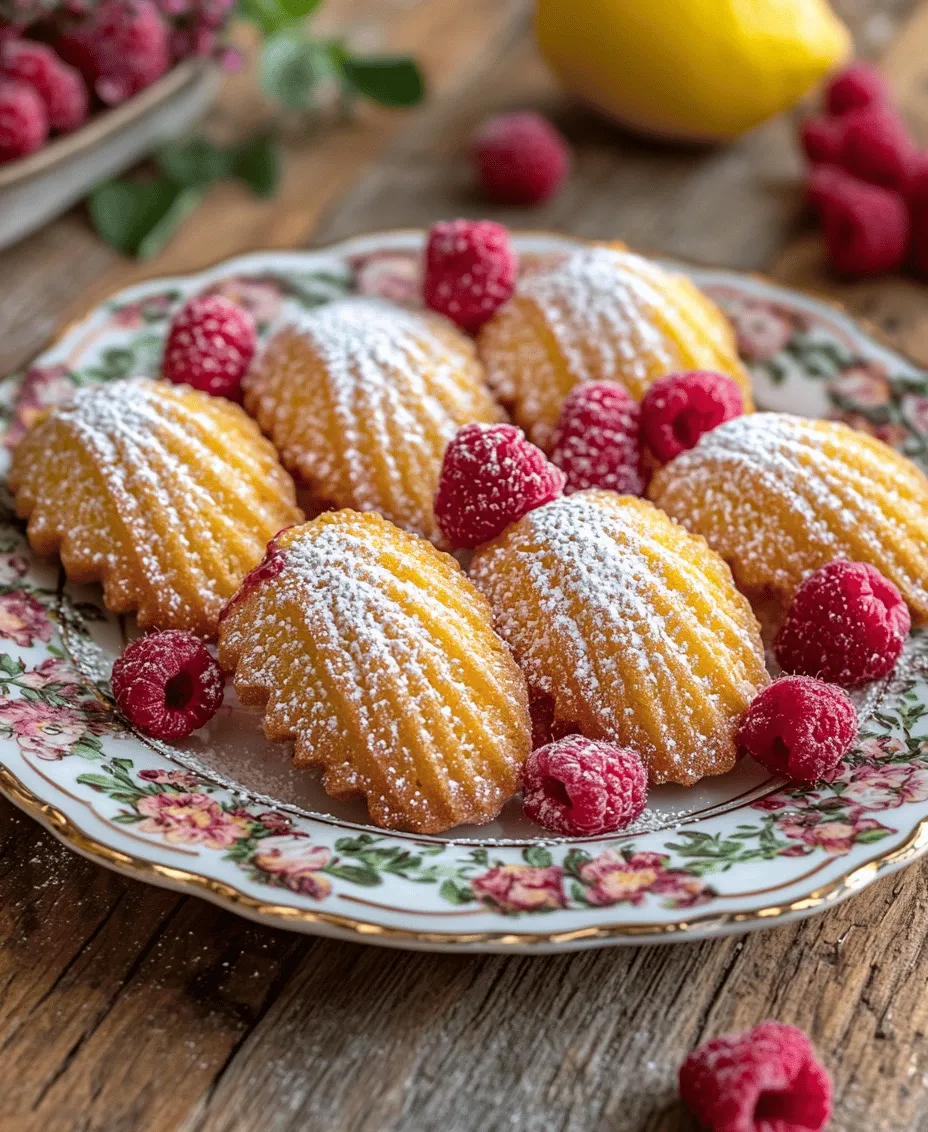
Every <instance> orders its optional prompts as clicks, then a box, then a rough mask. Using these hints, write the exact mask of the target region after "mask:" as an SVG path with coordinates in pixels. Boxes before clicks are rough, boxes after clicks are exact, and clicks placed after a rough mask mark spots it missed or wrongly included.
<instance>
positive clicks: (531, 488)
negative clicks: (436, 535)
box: [435, 424, 564, 547]
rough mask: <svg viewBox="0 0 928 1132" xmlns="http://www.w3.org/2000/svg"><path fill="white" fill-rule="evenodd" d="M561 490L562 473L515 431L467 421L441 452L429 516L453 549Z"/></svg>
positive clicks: (495, 530) (473, 542) (499, 528)
mask: <svg viewBox="0 0 928 1132" xmlns="http://www.w3.org/2000/svg"><path fill="white" fill-rule="evenodd" d="M563 489H564V473H563V472H562V471H561V470H560V468H556V467H555V466H554V465H553V464H551V463H549V461H548V460H547V459H546V458H545V454H544V452H542V451H541V449H540V448H536V447H535V445H534V444H530V443H529V442H528V441H527V440H526V439H525V436H524V435H523V433H522V430H521V429H518V428H515V427H514V426H513V425H482V424H469V425H465V426H464V427H463V428H462V429H461V430H460V431H459V432H458V434H457V436H455V438H454V439H453V440H452V441H451V443H450V444H449V445H448V448H447V450H446V452H445V458H444V461H443V462H442V466H441V478H440V479H439V481H438V492H437V494H436V496H435V518H436V519H437V520H438V525H439V526H440V527H441V529H442V532H443V533H444V535H445V537H446V538H447V539H448V541H449V542H450V543H451V545H452V546H453V547H474V546H479V544H480V543H482V542H487V541H488V540H489V539H491V538H495V537H496V536H497V535H498V534H502V532H503V531H504V530H505V529H506V528H507V527H508V526H509V524H510V523H515V522H517V521H518V520H519V519H521V518H522V516H523V515H526V514H528V512H529V511H533V510H534V509H535V508H536V507H541V506H542V504H544V503H550V502H551V500H552V499H557V497H558V496H559V495H560V494H561V492H562V491H563Z"/></svg>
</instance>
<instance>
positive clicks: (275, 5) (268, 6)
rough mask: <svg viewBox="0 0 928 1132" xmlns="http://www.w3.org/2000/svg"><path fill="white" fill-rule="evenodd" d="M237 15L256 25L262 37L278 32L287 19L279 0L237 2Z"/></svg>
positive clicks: (244, 0)
mask: <svg viewBox="0 0 928 1132" xmlns="http://www.w3.org/2000/svg"><path fill="white" fill-rule="evenodd" d="M239 15H241V17H242V18H243V19H245V20H250V21H251V23H253V24H256V25H257V26H258V28H260V30H261V34H262V35H264V36H269V35H273V34H274V33H275V32H277V31H280V29H281V28H282V27H284V26H285V25H286V23H287V22H288V18H289V17H288V16H287V11H286V9H285V8H284V6H283V4H282V3H280V2H279V0H239Z"/></svg>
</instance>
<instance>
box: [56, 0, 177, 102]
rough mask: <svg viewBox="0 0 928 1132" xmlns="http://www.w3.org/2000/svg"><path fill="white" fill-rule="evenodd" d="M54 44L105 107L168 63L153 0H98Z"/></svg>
mask: <svg viewBox="0 0 928 1132" xmlns="http://www.w3.org/2000/svg"><path fill="white" fill-rule="evenodd" d="M55 48H56V49H57V51H58V54H59V55H60V56H61V58H62V59H64V60H65V62H67V63H70V64H71V65H72V66H74V67H77V69H78V70H79V71H80V73H81V74H82V75H83V76H84V79H85V80H86V82H87V85H88V86H89V87H91V88H92V89H93V90H94V91H95V92H96V94H97V96H98V97H99V98H100V100H101V101H102V102H105V103H106V104H107V105H108V106H116V105H118V103H120V102H125V101H126V99H127V98H131V97H132V95H133V94H138V92H139V91H140V90H144V89H145V87H147V86H151V84H152V83H153V82H154V81H155V79H157V78H160V77H161V75H163V74H164V72H165V71H166V70H167V69H168V67H169V66H170V62H171V57H170V48H169V44H168V26H167V24H166V23H165V22H164V20H163V19H162V18H161V14H160V12H159V11H158V8H157V6H156V5H155V4H154V3H153V0H102V3H100V4H98V5H97V6H96V7H94V8H92V9H91V10H90V11H89V13H88V15H87V16H86V18H85V19H84V20H82V21H81V22H79V23H76V24H74V25H73V26H71V27H69V28H67V29H66V30H65V31H64V32H63V33H62V34H61V35H60V36H59V38H58V39H57V40H56V42H55Z"/></svg>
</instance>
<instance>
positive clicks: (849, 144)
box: [838, 107, 917, 189]
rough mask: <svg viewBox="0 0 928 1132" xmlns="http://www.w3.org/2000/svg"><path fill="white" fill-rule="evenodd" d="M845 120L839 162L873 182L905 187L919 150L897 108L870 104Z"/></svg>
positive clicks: (896, 187) (886, 186) (886, 185)
mask: <svg viewBox="0 0 928 1132" xmlns="http://www.w3.org/2000/svg"><path fill="white" fill-rule="evenodd" d="M843 121H844V133H843V136H842V139H841V152H840V154H839V155H838V164H839V165H841V166H842V167H843V168H844V169H846V170H847V171H848V173H851V174H852V175H853V176H855V177H859V178H860V180H861V181H867V182H869V183H870V184H871V185H882V186H883V188H887V189H902V188H904V186H905V184H906V182H907V181H908V178H909V175H910V173H911V170H912V166H913V164H914V162H915V160H916V157H917V150H916V148H915V145H914V144H913V142H912V139H911V138H910V137H909V134H908V131H907V130H906V128H905V125H904V124H903V122H902V120H901V118H899V116H898V115H897V114H896V113H895V111H892V110H888V109H886V108H884V107H869V108H867V109H865V110H855V111H854V112H853V113H852V114H848V115H847V116H846V117H845V118H844V119H843Z"/></svg>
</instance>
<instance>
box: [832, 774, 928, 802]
mask: <svg viewBox="0 0 928 1132" xmlns="http://www.w3.org/2000/svg"><path fill="white" fill-rule="evenodd" d="M926 799H928V770H923V769H921V768H919V767H912V766H906V764H905V763H896V764H893V765H891V766H882V767H881V766H862V767H859V768H858V769H857V770H855V771H854V772H853V774H852V775H851V778H850V781H849V783H848V785H847V787H846V788H845V790H844V791H843V792H842V794H841V800H842V801H843V802H851V803H853V804H854V805H855V806H859V807H860V808H861V809H862V810H892V809H895V807H896V806H904V805H906V804H907V803H908V802H924V801H925V800H926Z"/></svg>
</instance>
